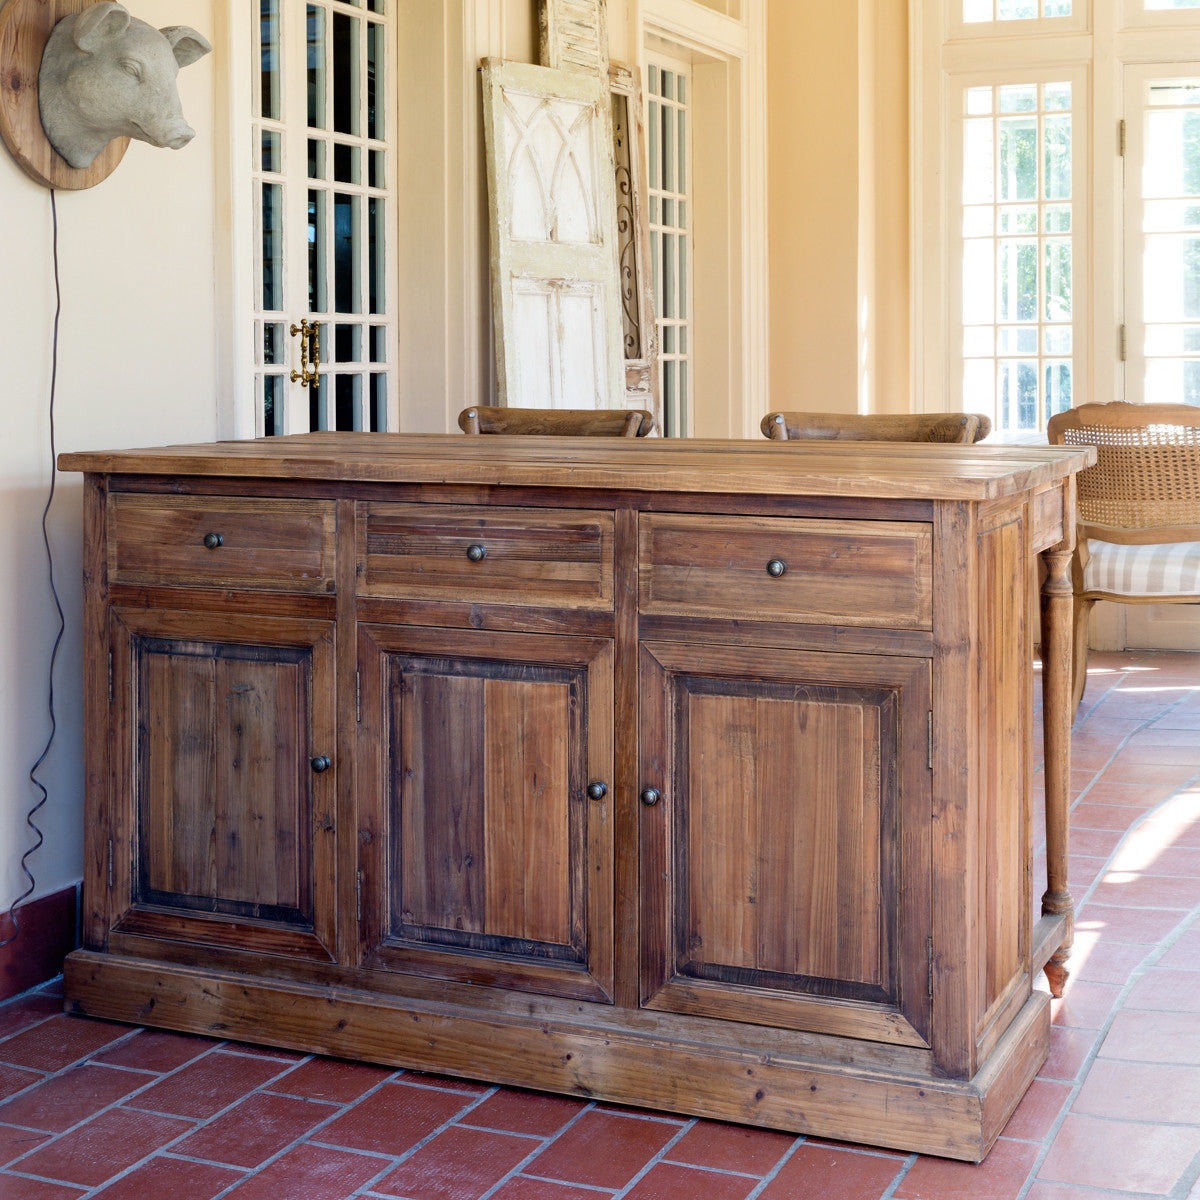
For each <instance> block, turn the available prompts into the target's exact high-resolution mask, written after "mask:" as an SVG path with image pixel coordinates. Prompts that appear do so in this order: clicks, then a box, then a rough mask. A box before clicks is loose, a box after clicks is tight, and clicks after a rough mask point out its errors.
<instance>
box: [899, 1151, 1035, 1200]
mask: <svg viewBox="0 0 1200 1200" xmlns="http://www.w3.org/2000/svg"><path fill="white" fill-rule="evenodd" d="M1040 1150H1041V1147H1040V1146H1039V1145H1037V1144H1036V1143H1033V1142H1016V1141H1011V1140H1010V1139H1008V1138H1000V1139H999V1140H997V1142H996V1143H995V1144H994V1145H993V1146H992V1148H991V1150H990V1151H988V1156H987V1158H985V1159H984V1160H983V1162H981V1163H965V1162H954V1161H952V1160H951V1159H948V1158H930V1157H927V1156H925V1155H922V1156H921V1157H920V1158H918V1159H917V1161H916V1162H915V1163H913V1165H912V1169H911V1170H910V1171H909V1172H908V1174H907V1175H905V1177H904V1178H903V1179H902V1180H901V1181H900V1185H899V1187H897V1188H896V1192H895V1194H896V1196H897V1198H898V1200H901V1198H902V1200H1011V1198H1012V1197H1015V1196H1017V1195H1019V1194H1020V1192H1021V1190H1022V1188H1024V1186H1025V1184H1026V1183H1027V1182H1028V1180H1029V1172H1030V1170H1031V1169H1032V1168H1033V1164H1034V1162H1035V1161H1036V1160H1037V1156H1038V1153H1039V1151H1040Z"/></svg>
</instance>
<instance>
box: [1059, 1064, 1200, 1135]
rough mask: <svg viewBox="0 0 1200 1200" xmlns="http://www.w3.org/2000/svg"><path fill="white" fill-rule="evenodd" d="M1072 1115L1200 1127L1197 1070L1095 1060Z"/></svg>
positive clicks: (1162, 1065) (1072, 1107)
mask: <svg viewBox="0 0 1200 1200" xmlns="http://www.w3.org/2000/svg"><path fill="white" fill-rule="evenodd" d="M1071 1111H1072V1112H1077V1113H1084V1114H1086V1115H1088V1116H1092V1117H1110V1118H1112V1119H1114V1120H1118V1121H1120V1120H1128V1119H1129V1118H1130V1117H1136V1118H1137V1119H1138V1120H1139V1121H1156V1122H1160V1123H1166V1124H1191V1125H1200V1071H1197V1070H1196V1069H1195V1068H1194V1067H1181V1066H1173V1065H1168V1064H1165V1063H1147V1062H1121V1061H1118V1060H1116V1059H1111V1058H1098V1059H1096V1061H1095V1062H1094V1063H1093V1064H1092V1068H1091V1070H1090V1071H1088V1074H1087V1078H1086V1079H1085V1080H1084V1083H1083V1087H1082V1088H1081V1089H1080V1091H1079V1095H1078V1096H1076V1097H1075V1102H1074V1103H1073V1104H1072V1106H1071Z"/></svg>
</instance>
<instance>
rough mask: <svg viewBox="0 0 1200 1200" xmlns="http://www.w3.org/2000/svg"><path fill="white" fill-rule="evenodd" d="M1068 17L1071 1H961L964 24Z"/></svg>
mask: <svg viewBox="0 0 1200 1200" xmlns="http://www.w3.org/2000/svg"><path fill="white" fill-rule="evenodd" d="M1070 15H1071V0H963V15H962V19H963V21H964V22H966V23H977V22H979V21H1033V20H1036V19H1037V18H1038V17H1069V16H1070Z"/></svg>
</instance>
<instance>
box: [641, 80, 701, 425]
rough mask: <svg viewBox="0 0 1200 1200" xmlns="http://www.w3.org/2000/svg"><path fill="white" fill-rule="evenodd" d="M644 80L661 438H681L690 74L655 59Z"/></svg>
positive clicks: (685, 404)
mask: <svg viewBox="0 0 1200 1200" xmlns="http://www.w3.org/2000/svg"><path fill="white" fill-rule="evenodd" d="M647 77H648V81H649V86H648V89H647V118H646V134H647V136H646V146H647V154H648V157H649V160H650V162H649V170H648V172H647V180H648V191H649V197H650V257H651V271H652V273H653V276H654V310H655V320H656V324H657V326H658V348H659V377H660V379H661V387H662V412H663V433H664V434H665V435H666V436H667V437H686V436H687V435H688V433H689V432H690V430H691V428H692V420H691V396H692V393H691V379H692V372H691V363H692V356H691V351H690V347H691V341H692V317H691V314H692V300H691V292H690V286H691V278H692V271H691V254H692V250H691V246H692V239H691V223H690V200H691V125H690V120H689V116H690V109H689V107H688V106H689V101H690V95H691V71H690V69H689V65H688V64H687V63H680V62H675V61H673V60H669V59H665V58H663V57H661V56H660V57H658V59H657V60H656V61H651V63H650V64H649V67H648V72H647Z"/></svg>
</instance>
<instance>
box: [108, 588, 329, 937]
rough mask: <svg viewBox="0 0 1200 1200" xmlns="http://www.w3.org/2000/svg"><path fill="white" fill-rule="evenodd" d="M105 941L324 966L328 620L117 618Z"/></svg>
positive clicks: (183, 615)
mask: <svg viewBox="0 0 1200 1200" xmlns="http://www.w3.org/2000/svg"><path fill="white" fill-rule="evenodd" d="M111 631H112V648H113V705H114V708H115V710H116V712H115V714H114V722H113V728H114V729H117V730H120V731H122V734H123V736H122V737H121V738H120V739H118V741H117V743H116V744H115V745H114V786H115V790H116V797H117V805H116V806H115V811H116V814H117V829H116V830H114V834H115V836H114V846H113V856H112V857H113V869H112V887H113V890H114V902H115V906H116V912H117V915H118V918H119V919H118V920H117V922H116V925H115V932H117V933H118V934H141V935H147V936H152V937H168V938H172V939H177V940H183V941H192V942H197V943H202V944H206V945H210V946H211V945H216V946H228V947H237V948H242V949H251V950H254V951H256V952H258V953H263V954H282V955H287V956H300V957H306V958H318V959H325V960H328V959H331V958H332V957H333V945H334V929H333V926H334V899H333V888H334V879H335V869H334V849H333V833H334V820H333V813H334V808H335V804H336V786H335V774H336V772H335V770H334V769H333V767H334V756H335V751H334V729H335V725H334V702H333V632H332V627H331V625H330V624H329V623H327V622H322V621H304V620H290V619H278V620H276V619H268V618H262V617H255V618H247V617H242V616H239V617H233V616H231V615H226V616H222V615H219V614H200V613H187V612H173V611H170V610H164V611H160V612H153V611H151V612H135V611H132V610H116V611H115V612H114V614H113V616H112V620H111Z"/></svg>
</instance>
